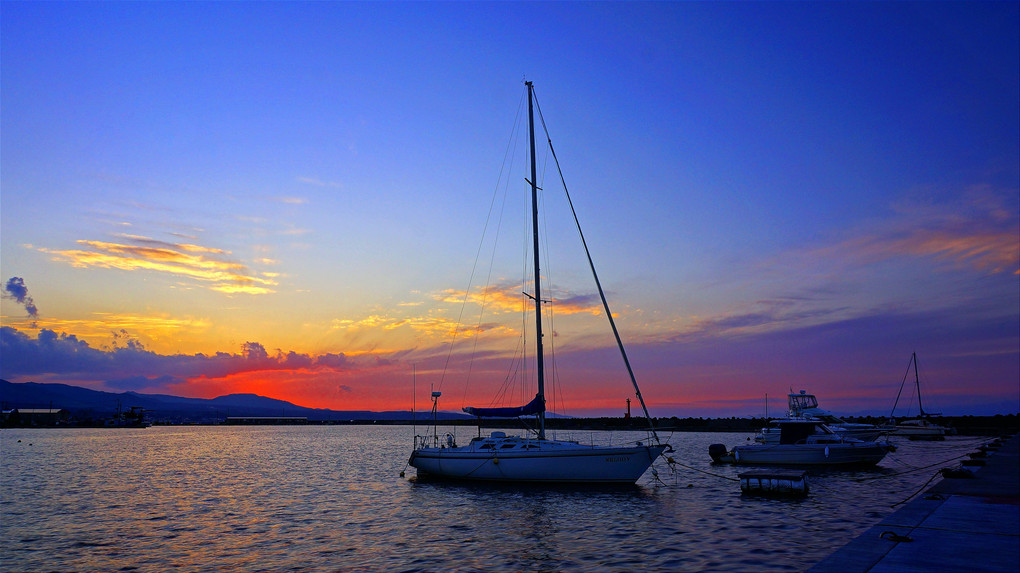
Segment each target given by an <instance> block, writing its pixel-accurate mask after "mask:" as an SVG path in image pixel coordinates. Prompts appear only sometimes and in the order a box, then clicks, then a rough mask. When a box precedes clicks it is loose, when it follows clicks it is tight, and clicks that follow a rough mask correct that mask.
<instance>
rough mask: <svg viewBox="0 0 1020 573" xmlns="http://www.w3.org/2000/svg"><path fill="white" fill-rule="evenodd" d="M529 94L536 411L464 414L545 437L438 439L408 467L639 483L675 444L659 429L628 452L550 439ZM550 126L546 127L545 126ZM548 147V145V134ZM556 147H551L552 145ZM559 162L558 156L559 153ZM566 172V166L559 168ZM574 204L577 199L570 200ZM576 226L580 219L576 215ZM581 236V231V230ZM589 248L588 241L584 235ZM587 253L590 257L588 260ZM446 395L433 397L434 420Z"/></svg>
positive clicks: (495, 476) (475, 475)
mask: <svg viewBox="0 0 1020 573" xmlns="http://www.w3.org/2000/svg"><path fill="white" fill-rule="evenodd" d="M525 85H526V86H527V92H528V94H527V95H528V123H529V125H528V128H529V143H530V156H531V179H529V180H528V184H529V186H530V188H531V207H532V208H531V215H532V230H533V233H532V235H533V236H532V245H533V255H532V256H533V261H534V293H533V294H528V295H526V296H527V297H528V298H529V299H531V301H533V302H534V311H535V313H534V314H535V343H536V353H535V361H536V363H535V367H536V376H537V383H538V392H537V394H536V395H535V398H534V399H533V400H531V401H530V402H529V403H528V404H526V405H524V406H520V407H513V408H472V407H468V408H464V411H465V412H467V413H469V414H473V415H476V416H478V417H479V418H482V417H503V418H510V417H520V416H536V417H537V429H536V431H535V432H534V435H527V436H508V435H506V433H504V432H501V431H494V432H491V433H490V434H489V436H487V437H482V436H478V437H476V438H474V439H472V440H471V441H470V443H468V444H467V445H464V446H458V445H457V443H456V440H455V438H454V436H453V435H452V434H447V435H446V436H445V439H442V440H441V439H440V438H439V436H438V435H437V434H435V433H433V435H431V436H416V437H415V444H414V451H412V452H411V457H410V459H409V460H408V464H409V465H411V466H413V467H414V468H416V470H417V472H418V476H419V477H440V478H447V479H461V480H480V481H504V482H551V483H634V482H636V481H637V480H638V478H640V477H641V476H642V475H643V474H644V472H645V471H646V470H647V469H648V468H649V467H650V466H651V465H652V463H653V462H654V461H655V459H656V458H658V457H659V456H660V455H661V454H662V453H663V452H664V451H666V450H667V448H669V445H668V444H664V443H661V442H660V441H659V438H658V435H657V434H656V433H655V429H654V427H651V426H650V432H649V439H648V440H647V441H639V442H635V443H634V444H633V445H624V446H596V445H585V444H581V443H578V442H575V441H567V440H555V439H548V438H547V437H546V431H545V413H546V395H545V368H544V354H543V347H542V304H543V302H544V301H543V300H542V290H541V280H540V277H541V274H540V268H539V243H538V237H539V231H538V221H539V216H538V214H539V210H538V187H537V185H536V158H535V116H534V103H535V95H534V86H533V85H532V82H525ZM543 125H544V121H543ZM546 135H547V139H548V133H547V134H546ZM550 146H551V140H550ZM552 156H553V158H554V159H555V157H556V154H555V151H553V152H552ZM557 166H558V162H557ZM568 199H569V195H568ZM575 221H576V215H575ZM578 231H579V232H580V227H578ZM581 241H582V244H583V243H584V237H583V235H581ZM587 250H588V249H587V245H585V251H586V252H587ZM588 262H589V264H590V266H591V270H592V273H593V274H594V272H595V267H594V264H592V262H591V255H590V254H589V255H588ZM595 284H596V286H597V287H598V290H599V294H600V295H601V298H602V303H603V307H604V309H605V312H606V315H607V317H608V318H609V323H610V325H611V326H612V329H613V333H614V334H615V335H616V340H617V343H618V344H619V347H620V351H621V353H622V355H623V359H624V363H625V365H626V367H627V371H628V372H629V373H630V378H631V382H632V383H633V385H634V390H635V392H636V395H637V397H638V399H639V401H640V402H641V407H642V408H643V409H644V413H645V418H646V419H648V420H649V422H651V418H650V417H649V416H648V408H647V407H646V406H645V402H644V398H642V396H641V391H640V389H638V386H637V381H636V379H635V378H634V373H633V371H632V370H631V367H630V362H629V360H628V359H627V354H626V351H625V350H624V348H623V344H622V342H621V339H620V335H619V332H618V331H617V328H616V324H615V322H614V321H613V315H612V313H611V312H610V311H609V305H608V303H607V302H606V297H605V294H604V293H603V290H602V286H601V284H600V283H599V280H598V276H597V275H595ZM439 395H440V393H439V392H433V393H432V399H433V412H435V409H436V406H435V404H436V401H437V400H438V398H439Z"/></svg>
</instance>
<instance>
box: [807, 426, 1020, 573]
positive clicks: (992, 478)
mask: <svg viewBox="0 0 1020 573" xmlns="http://www.w3.org/2000/svg"><path fill="white" fill-rule="evenodd" d="M989 441H991V439H990V440H989ZM984 459H986V464H985V465H984V466H967V467H968V469H970V470H972V471H973V472H974V476H975V477H974V478H970V479H967V478H946V479H943V480H942V481H941V482H939V483H938V484H936V485H935V486H933V487H932V488H931V489H929V490H928V491H926V492H924V493H922V494H920V495H919V497H918V498H917V499H915V500H913V501H911V502H910V503H908V504H906V505H905V506H903V508H902V509H900V510H899V511H897V512H896V513H893V514H892V515H890V516H888V517H886V518H885V519H883V520H882V522H881V523H879V524H878V525H876V526H874V527H872V528H871V529H869V530H868V531H866V532H864V533H863V534H861V535H860V536H859V537H857V538H856V539H854V540H853V541H851V542H850V543H848V544H847V545H845V546H844V547H843V548H841V549H839V550H837V551H836V552H835V553H833V554H832V555H829V556H828V557H826V558H825V559H823V560H822V561H821V562H819V563H818V564H817V565H815V566H814V567H812V568H811V569H808V571H809V572H812V573H823V572H824V573H828V572H834V573H835V572H838V573H898V572H907V571H932V572H940V571H946V572H948V571H953V572H959V571H1005V572H1009V573H1016V572H1017V571H1020V436H1013V437H1012V438H1009V439H1007V440H1003V444H1002V446H1001V447H999V448H995V449H989V450H988V457H987V458H984Z"/></svg>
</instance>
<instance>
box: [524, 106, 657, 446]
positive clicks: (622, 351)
mask: <svg viewBox="0 0 1020 573" xmlns="http://www.w3.org/2000/svg"><path fill="white" fill-rule="evenodd" d="M535 108H536V109H537V110H538V117H539V119H540V120H541V122H542V129H543V130H544V131H545V136H546V140H547V142H548V144H549V151H550V153H552V157H553V161H554V162H555V163H556V170H557V171H558V172H559V175H560V181H561V182H562V184H563V193H564V195H565V196H566V198H567V203H568V204H569V205H570V212H571V213H573V215H574V224H575V225H576V226H577V233H578V235H580V237H581V244H582V245H583V246H584V252H585V254H587V255H588V265H589V266H590V267H591V271H592V276H593V277H594V279H595V286H596V287H598V291H599V297H600V298H601V299H602V306H603V307H604V308H605V311H606V318H607V319H608V320H609V325H610V326H611V327H612V329H613V335H614V336H615V337H616V344H617V346H619V348H620V354H621V356H622V357H623V363H624V365H625V366H626V367H627V373H628V374H629V375H630V381H631V383H632V384H633V385H634V393H635V394H636V395H637V399H638V402H640V403H641V409H642V410H643V411H644V414H645V419H646V420H648V426H649V429H650V431H651V432H652V436H653V437H654V438H655V441H656V443H660V440H659V435H658V433H657V432H656V431H655V424H654V422H653V421H652V417H651V415H650V414H649V413H648V406H647V405H645V399H644V397H643V396H641V389H640V388H639V387H638V383H637V378H636V377H635V376H634V369H633V368H631V366H630V359H629V358H628V357H627V350H626V349H625V348H624V346H623V339H622V338H620V331H619V329H617V327H616V321H615V320H614V319H613V313H612V311H611V310H610V309H609V301H607V300H606V295H605V292H604V291H603V290H602V283H601V281H599V277H598V273H596V272H595V262H594V261H593V260H592V258H591V252H590V251H589V250H588V243H587V241H585V239H584V233H583V232H582V231H581V222H580V221H579V220H578V218H577V212H576V211H575V210H574V202H573V201H572V200H571V199H570V191H568V190H567V181H566V179H565V178H564V176H563V170H562V169H561V168H560V162H559V160H558V159H556V150H555V149H554V148H553V145H552V137H551V136H550V135H549V128H548V126H546V124H545V116H543V115H542V107H541V106H540V105H539V104H538V96H535Z"/></svg>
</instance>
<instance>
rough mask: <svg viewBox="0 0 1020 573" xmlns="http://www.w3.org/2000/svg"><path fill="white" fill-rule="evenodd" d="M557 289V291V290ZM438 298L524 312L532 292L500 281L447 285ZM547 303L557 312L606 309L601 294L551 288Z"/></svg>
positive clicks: (491, 309)
mask: <svg viewBox="0 0 1020 573" xmlns="http://www.w3.org/2000/svg"><path fill="white" fill-rule="evenodd" d="M554 292H555V291H554ZM434 298H435V299H436V300H439V301H441V302H450V303H463V302H465V301H466V302H471V303H474V304H477V305H479V306H481V307H483V308H486V309H488V310H490V311H491V312H493V313H495V314H502V313H509V312H513V313H520V312H524V311H525V310H527V308H528V307H529V306H530V305H531V304H532V302H531V299H530V297H529V295H526V294H524V293H523V292H522V289H521V287H520V286H519V285H509V284H500V285H493V286H490V287H485V288H480V289H477V290H473V291H471V292H470V293H468V292H466V291H463V290H456V289H447V290H444V291H442V292H441V293H439V294H437V295H435V297H434ZM542 299H543V300H544V301H546V304H550V305H552V308H553V311H554V312H555V313H556V314H580V313H584V314H591V315H598V314H600V313H601V312H602V306H601V302H600V300H599V298H598V296H597V295H569V294H568V293H561V294H559V295H555V294H552V293H549V292H547V293H546V294H544V295H543V296H542Z"/></svg>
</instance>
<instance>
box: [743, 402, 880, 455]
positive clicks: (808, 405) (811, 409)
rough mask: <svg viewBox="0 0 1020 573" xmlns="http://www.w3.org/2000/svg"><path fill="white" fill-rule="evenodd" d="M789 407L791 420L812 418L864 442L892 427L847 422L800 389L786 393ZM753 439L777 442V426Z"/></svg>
mask: <svg viewBox="0 0 1020 573" xmlns="http://www.w3.org/2000/svg"><path fill="white" fill-rule="evenodd" d="M787 401H788V404H789V409H788V410H787V413H786V415H787V419H791V420H814V421H818V422H822V423H824V424H825V426H826V427H827V428H829V429H830V430H832V431H833V432H835V433H837V434H840V435H842V436H846V437H848V438H854V439H857V440H862V441H865V442H871V441H874V440H877V439H878V438H880V437H881V436H883V435H885V434H887V433H889V431H890V430H891V429H892V428H891V427H886V426H875V425H873V424H857V423H853V422H847V421H846V420H843V419H842V418H839V417H837V416H836V415H835V414H833V413H831V412H828V411H826V410H823V409H821V408H819V407H818V398H816V397H815V395H814V394H808V393H807V392H806V391H804V390H801V391H800V393H798V394H795V393H793V392H790V393H789V394H787ZM755 441H756V442H759V443H763V444H777V443H779V428H778V427H777V426H766V427H765V428H762V430H761V432H759V433H758V435H756V436H755Z"/></svg>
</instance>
